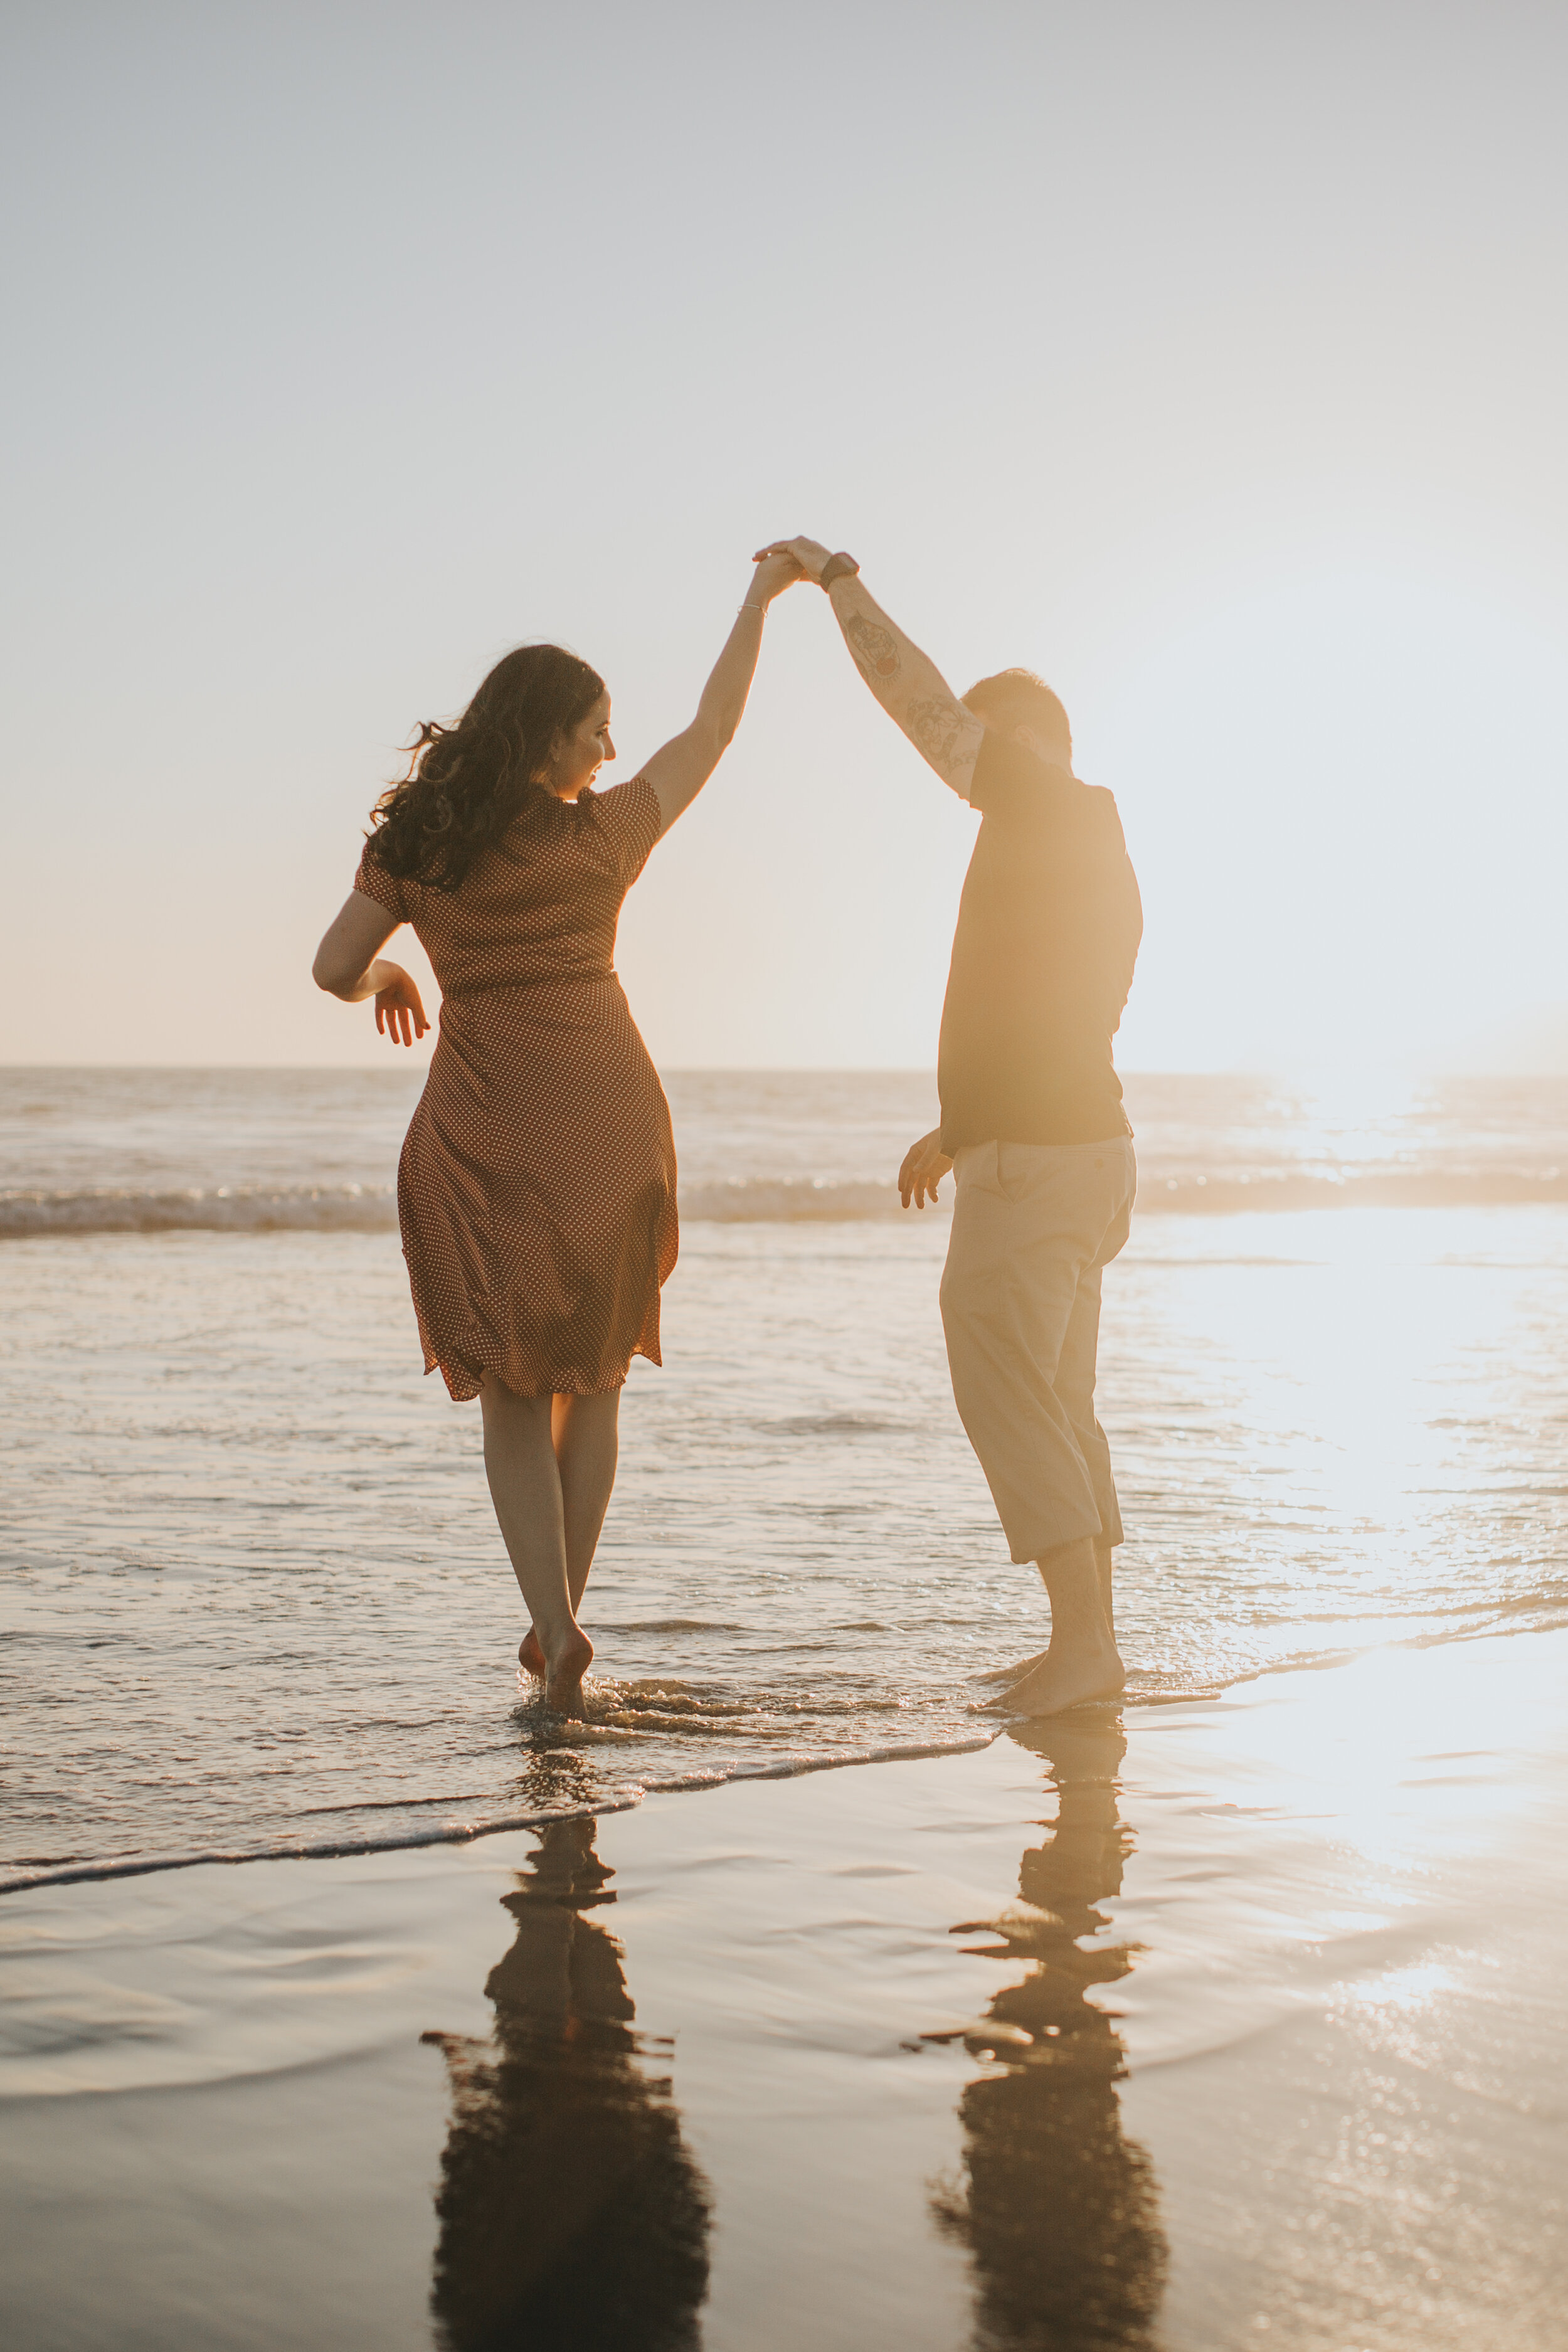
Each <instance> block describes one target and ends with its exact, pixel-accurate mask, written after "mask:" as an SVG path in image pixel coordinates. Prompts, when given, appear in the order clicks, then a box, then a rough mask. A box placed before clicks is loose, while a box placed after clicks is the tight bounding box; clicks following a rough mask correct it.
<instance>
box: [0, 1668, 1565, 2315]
mask: <svg viewBox="0 0 1568 2352" xmlns="http://www.w3.org/2000/svg"><path fill="white" fill-rule="evenodd" d="M1565 1696H1568V1633H1531V1634H1525V1635H1520V1636H1516V1637H1512V1638H1502V1637H1496V1638H1489V1639H1486V1640H1481V1641H1477V1642H1472V1643H1450V1644H1447V1645H1445V1646H1439V1647H1434V1648H1429V1649H1425V1650H1415V1649H1405V1650H1391V1651H1384V1652H1378V1653H1374V1654H1369V1655H1367V1656H1365V1657H1363V1658H1362V1659H1360V1660H1359V1661H1356V1662H1354V1663H1352V1664H1345V1665H1341V1666H1337V1667H1330V1668H1325V1669H1322V1670H1320V1671H1317V1672H1313V1673H1308V1674H1295V1675H1279V1676H1271V1677H1267V1678H1265V1679H1263V1680H1261V1681H1259V1682H1257V1683H1254V1684H1252V1685H1247V1686H1244V1687H1241V1688H1239V1689H1237V1690H1235V1691H1233V1692H1231V1693H1230V1694H1229V1695H1228V1696H1226V1697H1225V1698H1224V1699H1221V1700H1217V1701H1214V1702H1202V1703H1199V1702H1189V1703H1184V1704H1183V1705H1181V1706H1172V1707H1165V1708H1152V1709H1145V1710H1142V1711H1130V1712H1129V1714H1128V1715H1127V1717H1125V1719H1124V1721H1123V1723H1122V1724H1121V1725H1120V1726H1119V1725H1118V1724H1117V1722H1116V1719H1115V1718H1114V1717H1109V1716H1107V1717H1078V1718H1075V1719H1073V1720H1072V1721H1071V1722H1070V1723H1068V1724H1062V1725H1058V1726H1056V1727H1045V1726H1041V1727H1037V1729H1036V1731H1035V1732H1034V1733H1033V1734H1031V1735H1030V1736H1029V1737H1028V1738H1027V1739H1021V1738H1016V1737H1012V1736H1004V1737H1003V1738H999V1739H998V1740H997V1741H996V1742H995V1744H994V1746H993V1747H991V1748H988V1749H986V1750H984V1752H981V1753H977V1754H972V1755H966V1756H950V1757H939V1758H933V1759H926V1760H922V1761H918V1762H908V1763H898V1764H886V1765H872V1766H866V1767H860V1768H851V1769H841V1770H835V1771H827V1772H821V1773H816V1774H811V1775H808V1776H805V1777H803V1778H801V1779H798V1780H774V1781H767V1782H753V1783H746V1782H743V1781H742V1782H739V1783H733V1784H731V1785H729V1786H727V1787H724V1788H721V1789H716V1790H709V1791H703V1792H698V1793H691V1794H682V1795H672V1796H665V1797H659V1798H653V1799H650V1800H649V1801H647V1803H646V1804H645V1805H643V1806H642V1807H641V1808H640V1809H639V1810H637V1811H631V1812H626V1813H619V1814H616V1815H613V1816H609V1817H606V1818H604V1819H602V1820H601V1821H600V1822H598V1823H597V1824H591V1823H587V1822H579V1823H563V1824H561V1825H559V1826H557V1827H555V1828H553V1829H552V1830H551V1831H550V1832H548V1833H547V1834H545V1835H544V1836H543V1837H542V1838H539V1837H534V1836H531V1835H528V1834H523V1833H513V1834H508V1835H502V1836H497V1837H490V1838H486V1839H482V1840H479V1841H478V1842H476V1843H473V1844H471V1845H468V1846H461V1847H451V1848H436V1849H423V1850H419V1851H416V1852H413V1853H393V1854H381V1855H371V1856H360V1857H355V1858H353V1859H349V1860H341V1861H335V1862H333V1861H321V1862H298V1861H290V1862H263V1863H254V1864H246V1865H244V1866H241V1867H236V1868H221V1867H203V1868H199V1869H193V1870H186V1871H180V1872H174V1873H168V1874H161V1875H158V1876H154V1877H149V1878H141V1879H132V1880H121V1881H115V1882H110V1883H108V1884H100V1885H74V1886H55V1887H47V1888H37V1889H34V1890H30V1891H27V1892H25V1893H22V1894H17V1895H10V1896H7V1897H6V1898H5V1900H4V1902H3V1903H0V1956H3V1959H4V1966H3V1968H0V2036H3V2042H4V2053H5V2054H4V2058H3V2061H0V2089H3V2090H4V2093H5V2105H4V2107H3V2108H0V2199H3V2201H4V2205H5V2211H6V2215H7V2229H6V2238H7V2254H6V2260H5V2269H4V2279H3V2283H0V2341H4V2343H5V2345H6V2346H7V2347H14V2352H54V2347H60V2352H67V2347H68V2352H98V2347H103V2352H109V2347H113V2352H142V2347H147V2352H152V2347H159V2352H197V2347H200V2348H201V2352H226V2347H268V2352H278V2347H334V2352H338V2347H341V2352H351V2348H352V2347H362V2346H363V2347H371V2346H374V2347H377V2352H392V2348H393V2347H404V2346H410V2347H413V2346H428V2345H431V2344H433V2343H439V2344H446V2345H449V2346H452V2347H460V2352H468V2347H481V2346H482V2347H502V2346H507V2347H510V2346H513V2345H516V2346H525V2345H526V2346H540V2347H552V2352H570V2347H594V2352H597V2347H601V2346H603V2347H609V2346H610V2345H612V2344H614V2345H615V2346H616V2347H620V2352H637V2347H679V2346H683V2345H697V2344H699V2343H700V2344H701V2345H703V2346H705V2347H708V2348H709V2352H774V2347H778V2352H784V2347H792V2352H793V2347H798V2346H800V2345H802V2344H811V2345H813V2346H814V2347H815V2346H821V2347H857V2352H870V2347H880V2346H883V2345H888V2346H891V2345H897V2346H899V2347H901V2352H902V2348H903V2347H907V2352H924V2347H931V2352H958V2347H965V2346H969V2345H972V2344H973V2345H978V2346H985V2347H1000V2346H1019V2347H1060V2352H1078V2347H1116V2346H1129V2347H1131V2346H1142V2345H1149V2346H1164V2347H1171V2352H1226V2347H1233V2346H1234V2347H1242V2346H1247V2347H1251V2346H1268V2347H1313V2352H1317V2347H1321V2352H1352V2347H1364V2352H1417V2347H1419V2352H1446V2347H1449V2346H1453V2347H1458V2346H1460V2345H1463V2346H1465V2347H1467V2352H1489V2347H1494V2346H1495V2347H1505V2346H1506V2347H1508V2352H1538V2347H1539V2352H1546V2347H1548V2346H1552V2347H1555V2346H1557V2345H1559V2344H1560V2343H1561V2341H1562V2333H1561V2329H1562V2319H1561V2311H1562V2303H1563V2294H1564V2292H1565V2290H1568V2217H1565V2214H1564V2202H1565V2200H1564V2194H1563V2183H1564V2181H1565V2180H1568V1995H1565V1994H1564V1992H1563V1984H1562V1973H1561V1954H1562V1951H1563V1942H1564V1932H1565V1930H1568V1862H1565V1860H1564V1854H1565V1852H1568V1775H1565V1773H1564V1770H1563V1766H1564V1764H1565V1762H1568V1707H1565V1706H1564V1705H1563V1701H1564V1697H1565ZM432 2294H434V2303H433V2302H432Z"/></svg>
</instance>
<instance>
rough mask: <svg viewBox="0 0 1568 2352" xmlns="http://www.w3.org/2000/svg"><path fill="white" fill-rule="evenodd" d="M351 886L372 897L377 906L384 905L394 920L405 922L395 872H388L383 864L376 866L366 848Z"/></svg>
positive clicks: (406, 915) (405, 917)
mask: <svg viewBox="0 0 1568 2352" xmlns="http://www.w3.org/2000/svg"><path fill="white" fill-rule="evenodd" d="M353 887H354V888H355V889H356V890H358V891H360V892H362V893H363V896H364V897H365V898H374V900H375V903H376V905H377V906H378V907H384V908H385V909H386V911H387V913H388V914H389V915H390V916H391V917H392V918H393V920H394V921H395V922H399V923H405V922H406V921H407V920H408V909H407V908H406V906H405V904H404V899H403V885H402V883H401V882H400V881H399V880H398V878H397V877H396V875H395V874H389V873H388V872H387V870H386V868H385V866H378V865H377V864H376V862H375V860H374V857H373V856H371V854H370V852H369V850H368V849H366V851H365V854H364V856H363V857H362V858H361V859H360V862H359V872H358V873H357V874H356V875H355V876H354V880H353Z"/></svg>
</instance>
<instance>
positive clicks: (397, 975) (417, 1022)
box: [375, 963, 430, 1045]
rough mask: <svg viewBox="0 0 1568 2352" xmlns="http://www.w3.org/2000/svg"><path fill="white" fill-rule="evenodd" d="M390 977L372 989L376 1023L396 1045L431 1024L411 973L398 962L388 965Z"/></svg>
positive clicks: (409, 1040) (420, 1034) (420, 1033)
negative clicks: (374, 989) (427, 1019)
mask: <svg viewBox="0 0 1568 2352" xmlns="http://www.w3.org/2000/svg"><path fill="white" fill-rule="evenodd" d="M390 970H391V975H392V976H391V978H390V979H389V980H388V981H387V982H386V984H385V986H384V987H383V988H378V989H377V990H376V992H375V1025H376V1027H377V1029H378V1030H379V1031H380V1033H381V1034H382V1035H383V1036H384V1037H390V1038H391V1040H392V1042H393V1044H394V1045H413V1043H414V1040H415V1038H416V1037H423V1035H424V1034H425V1032H426V1029H428V1027H429V1026H430V1024H429V1023H428V1021H426V1018H425V1006H424V1003H422V1001H421V999H420V994H419V991H418V988H417V987H416V984H415V982H414V979H413V977H412V975H411V974H410V973H408V972H406V971H404V969H403V966H402V965H401V964H397V963H395V964H393V965H392V966H391V967H390Z"/></svg>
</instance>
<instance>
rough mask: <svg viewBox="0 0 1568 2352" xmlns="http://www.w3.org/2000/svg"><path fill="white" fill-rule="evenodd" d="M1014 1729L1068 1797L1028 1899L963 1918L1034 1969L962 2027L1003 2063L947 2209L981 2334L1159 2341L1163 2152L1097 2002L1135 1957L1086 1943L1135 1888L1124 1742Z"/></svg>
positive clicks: (1038, 2342) (1035, 1864)
mask: <svg viewBox="0 0 1568 2352" xmlns="http://www.w3.org/2000/svg"><path fill="white" fill-rule="evenodd" d="M1013 1736H1014V1738H1016V1739H1018V1740H1019V1741H1020V1743H1021V1744H1023V1745H1026V1746H1028V1747H1032V1748H1036V1749H1037V1751H1038V1752H1039V1753H1040V1754H1041V1755H1042V1756H1044V1758H1045V1759H1046V1762H1047V1768H1048V1769H1049V1771H1050V1775H1051V1778H1052V1780H1054V1781H1055V1782H1056V1784H1057V1787H1058V1790H1059V1792H1060V1801H1059V1804H1058V1812H1057V1819H1056V1823H1055V1826H1054V1828H1053V1829H1052V1831H1051V1832H1050V1834H1049V1835H1048V1836H1047V1840H1046V1843H1045V1844H1044V1845H1042V1846H1038V1847H1036V1848H1034V1849H1032V1850H1031V1851H1030V1852H1028V1853H1026V1854H1025V1856H1024V1859H1023V1864H1022V1867H1021V1869H1020V1873H1019V1895H1020V1896H1021V1898H1022V1899H1021V1900H1020V1901H1019V1902H1018V1903H1017V1904H1016V1905H1014V1906H1010V1907H1009V1908H1008V1909H1007V1910H1006V1911H1005V1912H1004V1913H1003V1915H1002V1916H1001V1917H1000V1918H998V1919H994V1920H990V1919H987V1920H984V1921H971V1922H970V1923H969V1925H968V1926H967V1927H963V1928H960V1929H958V1930H955V1932H956V1933H959V1934H967V1933H970V1932H973V1930H975V1929H977V1928H980V1927H984V1928H985V1929H987V1930H990V1931H991V1932H993V1933H994V1934H996V1935H998V1936H1000V1937H1003V1938H1004V1939H1005V1948H1006V1950H1007V1952H1008V1953H1009V1954H1010V1955H1011V1956H1013V1957H1015V1958H1017V1959H1020V1960H1027V1961H1028V1962H1029V1963H1030V1968H1029V1973H1028V1974H1027V1976H1026V1977H1025V1979H1024V1980H1023V1982H1022V1983H1021V1984H1016V1985H1011V1986H1009V1987H1008V1988H1007V1989H1006V1990H1005V1991H1003V1992H999V1993H998V1994H997V1995H996V1997H995V1999H994V2000H993V2001H992V2003H991V2006H990V2009H989V2010H988V2011H987V2012H986V2014H985V2016H984V2019H983V2020H980V2021H976V2023H975V2024H973V2025H972V2026H971V2027H969V2028H968V2029H967V2030H966V2032H965V2033H964V2035H963V2039H964V2040H965V2041H966V2042H967V2043H968V2045H969V2047H970V2049H971V2050H972V2051H973V2052H975V2053H994V2056H995V2059H996V2061H997V2062H998V2063H999V2064H1000V2065H1002V2066H1005V2070H1006V2071H1005V2073H992V2074H985V2075H984V2076H982V2077H981V2078H980V2079H979V2080H978V2081H976V2082H973V2083H971V2084H970V2085H969V2087H968V2089H967V2090H966V2091H965V2092H964V2095H963V2101H962V2103H961V2105H960V2107H959V2116H960V2120H961V2121H962V2123H963V2131H964V2169H965V2172H966V2174H967V2179H966V2180H965V2181H964V2182H963V2183H962V2184H961V2185H960V2186H959V2187H958V2188H957V2189H955V2190H954V2191H953V2192H952V2193H951V2194H943V2195H942V2196H941V2197H939V2199H938V2200H937V2202H936V2213H937V2219H938V2221H939V2223H940V2224H941V2226H942V2228H943V2229H944V2230H945V2231H948V2232H949V2233H950V2234H951V2235H952V2237H954V2238H956V2239H958V2240H959V2241H960V2242H962V2243H963V2245H965V2246H967V2247H968V2249H969V2250H970V2252H971V2253H972V2254H973V2260H974V2266H975V2272H976V2289H977V2296H978V2310H977V2314H976V2321H977V2325H976V2331H975V2333H976V2341H977V2342H978V2343H980V2344H982V2345H984V2346H986V2347H993V2346H994V2347H1003V2346H1024V2347H1030V2352H1091V2347H1092V2352H1101V2347H1104V2352H1110V2347H1116V2348H1117V2352H1122V2347H1126V2352H1134V2347H1142V2346H1151V2345H1152V2344H1153V2342H1154V2341H1155V2338H1154V2334H1153V2328H1154V2318H1155V2314H1156V2312H1157V2310H1158V2308H1159V2305H1160V2299H1161V2294H1162V2292H1163V2285H1164V2275H1165V2260H1166V2248H1165V2238H1164V2232H1163V2230H1162V2229H1161V2227H1160V2221H1159V2216H1158V2210H1157V2200H1156V2192H1155V2187H1154V2176H1153V2171H1152V2167H1151V2165H1150V2162H1149V2159H1148V2158H1147V2157H1146V2156H1145V2155H1144V2153H1143V2150H1142V2148H1141V2147H1138V2146H1137V2145H1136V2144H1135V2143H1134V2142H1133V2141H1131V2140H1129V2139H1127V2138H1126V2137H1124V2136H1123V2134H1122V2129H1121V2108H1120V2104H1119V2101H1118V2098H1117V2094H1116V2081H1117V2077H1118V2076H1119V2075H1120V2074H1121V2073H1122V2072H1123V2071H1124V2069H1123V2066H1122V2056H1121V2042H1120V2040H1119V2038H1118V2036H1117V2032H1116V2029H1115V2026H1114V2025H1113V2023H1112V2021H1111V2019H1110V2016H1108V2015H1107V2013H1106V2011H1104V2010H1102V2009H1097V2008H1096V2007H1094V2005H1093V2004H1092V2003H1091V2002H1090V2001H1089V1999H1088V1998H1087V1995H1088V1992H1089V1987H1090V1986H1091V1985H1099V1984H1112V1983H1114V1982H1115V1981H1116V1980H1117V1979H1119V1978H1121V1977H1124V1976H1125V1975H1126V1974H1127V1972H1128V1970H1129V1969H1131V1965H1132V1961H1131V1950H1130V1948H1129V1947H1128V1946H1126V1945H1125V1944H1121V1945H1104V1944H1100V1945H1091V1946H1090V1947H1089V1949H1087V1950H1080V1949H1079V1937H1088V1936H1090V1935H1092V1934H1093V1933H1094V1932H1095V1931H1096V1930H1098V1929H1100V1928H1102V1927H1105V1926H1106V1925H1107V1921H1106V1917H1105V1915H1104V1913H1103V1912H1101V1911H1099V1910H1097V1909H1096V1908H1095V1906H1096V1904H1097V1903H1099V1902H1100V1901H1101V1900H1102V1899H1104V1898H1105V1897H1107V1896H1110V1895H1117V1894H1119V1893H1120V1892H1121V1868H1122V1864H1123V1862H1124V1860H1125V1858H1126V1855H1127V1853H1128V1851H1129V1848H1130V1845H1131V1839H1130V1837H1129V1834H1128V1832H1127V1830H1126V1828H1125V1826H1124V1825H1123V1823H1122V1822H1121V1819H1120V1817H1119V1815H1118V1813H1117V1810H1116V1780H1115V1775H1116V1771H1117V1768H1118V1767H1119V1765H1120V1764H1121V1759H1122V1757H1123V1756H1124V1755H1125V1754H1126V1751H1127V1742H1126V1740H1125V1739H1124V1738H1122V1736H1121V1732H1120V1731H1119V1730H1073V1729H1070V1728H1068V1727H1058V1726H1055V1725H1050V1724H1041V1725H1039V1726H1037V1727H1031V1729H1029V1730H1019V1731H1016V1732H1015V1733H1014V1735H1013ZM987 1949H988V1950H990V1951H992V1952H994V1950H995V1949H996V1947H994V1946H993V1947H988V1948H987ZM947 2038H948V2037H946V2036H943V2037H942V2039H944V2040H945V2039H947ZM955 2038H956V2037H955Z"/></svg>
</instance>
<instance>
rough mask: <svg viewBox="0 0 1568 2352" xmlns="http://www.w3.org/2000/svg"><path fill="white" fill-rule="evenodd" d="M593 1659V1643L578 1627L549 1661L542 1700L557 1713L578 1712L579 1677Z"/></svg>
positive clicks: (581, 1680) (579, 1700)
mask: <svg viewBox="0 0 1568 2352" xmlns="http://www.w3.org/2000/svg"><path fill="white" fill-rule="evenodd" d="M593 1663H594V1644H593V1643H592V1642H590V1641H589V1639H588V1636H587V1635H586V1633H584V1632H583V1631H582V1629H581V1627H579V1628H578V1630H577V1632H576V1633H574V1634H572V1635H570V1636H569V1637H568V1639H567V1640H566V1642H565V1643H563V1646H562V1648H561V1650H560V1652H559V1653H558V1654H557V1655H556V1656H555V1657H553V1658H552V1659H551V1660H550V1661H549V1671H548V1672H547V1674H546V1675H545V1677H544V1704H545V1706H552V1707H553V1708H554V1709H555V1712H556V1714H557V1715H581V1714H582V1712H583V1677H584V1675H585V1674H586V1673H587V1671H588V1669H589V1667H590V1666H591V1665H592V1664H593Z"/></svg>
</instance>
